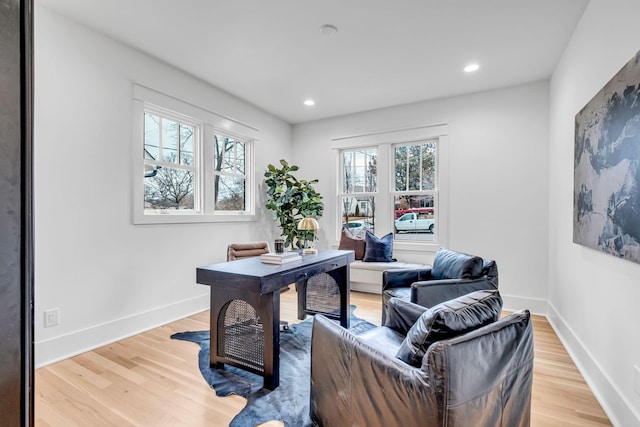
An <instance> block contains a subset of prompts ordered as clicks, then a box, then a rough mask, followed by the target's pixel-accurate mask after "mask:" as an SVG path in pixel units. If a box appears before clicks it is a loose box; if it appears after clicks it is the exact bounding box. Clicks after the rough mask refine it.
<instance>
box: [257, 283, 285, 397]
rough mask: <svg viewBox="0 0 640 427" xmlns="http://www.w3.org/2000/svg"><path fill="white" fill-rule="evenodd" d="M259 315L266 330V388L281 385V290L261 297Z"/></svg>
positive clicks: (271, 388) (259, 299) (270, 388)
mask: <svg viewBox="0 0 640 427" xmlns="http://www.w3.org/2000/svg"><path fill="white" fill-rule="evenodd" d="M257 312H258V315H259V316H260V319H261V320H262V327H263V328H264V384H263V386H264V388H266V389H268V390H273V389H275V388H276V387H278V386H279V385H280V290H279V289H278V290H277V291H274V292H273V293H270V294H266V295H260V297H259V298H258V307H257Z"/></svg>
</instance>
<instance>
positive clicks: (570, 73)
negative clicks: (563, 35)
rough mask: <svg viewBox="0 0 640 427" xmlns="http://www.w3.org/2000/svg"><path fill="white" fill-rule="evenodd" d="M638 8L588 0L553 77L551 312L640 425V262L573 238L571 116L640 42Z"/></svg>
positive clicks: (609, 393)
mask: <svg viewBox="0 0 640 427" xmlns="http://www.w3.org/2000/svg"><path fill="white" fill-rule="evenodd" d="M639 15H640V2H638V1H637V0H591V2H590V4H589V6H588V7H587V9H586V10H585V13H584V15H583V17H582V19H581V21H580V23H579V25H578V26H577V28H576V30H575V32H574V34H573V37H572V39H571V42H570V43H569V45H568V46H567V48H566V51H565V53H564V55H563V57H562V59H561V61H560V62H559V64H558V66H557V68H556V70H555V72H554V74H553V77H552V79H551V84H550V114H551V115H550V134H551V136H550V150H549V181H550V182H551V183H553V185H551V186H550V191H549V226H550V227H549V233H550V234H549V266H550V268H549V273H550V275H549V303H550V311H549V318H550V320H551V321H552V324H553V326H554V328H555V329H556V331H557V332H558V333H559V335H560V336H561V338H562V340H563V341H564V343H565V345H566V347H567V348H568V349H569V351H570V353H571V354H572V356H573V357H574V360H576V362H577V364H578V365H579V367H580V368H581V370H582V372H583V374H584V376H585V377H586V378H587V380H588V382H589V384H590V385H591V387H592V389H593V390H594V392H595V393H596V395H597V396H598V398H599V399H600V401H601V403H603V405H604V407H605V410H606V411H607V413H608V415H609V417H610V418H611V419H612V421H613V422H614V424H615V425H619V426H632V425H640V416H639V414H640V396H639V395H637V394H635V393H634V392H633V366H634V365H635V366H640V333H639V332H638V325H640V310H639V309H638V301H640V282H639V281H638V277H640V265H638V264H634V263H632V262H629V261H624V260H622V259H618V258H615V257H613V256H611V255H606V254H603V253H601V252H598V251H595V250H593V249H589V248H587V247H583V246H579V245H577V244H574V243H572V241H573V234H572V232H573V231H572V224H573V222H572V215H573V153H574V120H575V115H576V113H577V112H578V111H579V110H580V109H582V107H584V106H585V104H586V103H587V102H588V101H589V100H590V99H591V98H592V97H593V96H594V95H595V94H596V93H597V92H598V91H599V90H600V89H601V88H602V86H604V85H605V83H607V82H608V81H609V79H611V78H612V77H613V76H614V75H615V74H616V73H617V72H618V70H620V68H622V66H623V65H624V64H626V63H627V61H629V60H630V59H631V58H632V57H633V56H634V55H635V53H636V52H637V51H638V50H639V49H640V43H638V42H639V40H640V26H639V25H638V16H639ZM639 143H640V142H639ZM639 387H640V386H639Z"/></svg>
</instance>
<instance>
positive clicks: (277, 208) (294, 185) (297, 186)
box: [264, 159, 324, 249]
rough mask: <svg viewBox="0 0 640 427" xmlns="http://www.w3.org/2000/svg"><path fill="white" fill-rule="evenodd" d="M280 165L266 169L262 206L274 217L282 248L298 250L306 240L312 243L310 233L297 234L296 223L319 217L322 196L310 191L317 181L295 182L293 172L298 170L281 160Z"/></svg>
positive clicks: (303, 231)
mask: <svg viewBox="0 0 640 427" xmlns="http://www.w3.org/2000/svg"><path fill="white" fill-rule="evenodd" d="M280 165H281V166H282V167H281V168H277V167H275V166H274V165H271V164H270V165H268V166H267V171H266V172H265V174H264V177H265V180H264V182H265V184H266V186H267V202H266V204H265V206H266V208H267V209H270V210H272V211H273V212H274V213H275V219H276V221H278V222H279V225H280V228H281V229H282V237H283V238H284V245H285V247H287V248H289V247H290V248H292V249H295V248H297V249H300V248H302V247H303V242H304V241H305V239H306V240H312V239H313V231H312V230H306V231H305V230H298V223H299V222H300V220H301V219H303V218H307V217H311V218H315V219H317V218H319V217H321V216H322V212H323V210H324V205H323V203H322V195H320V193H318V192H317V191H316V190H315V188H313V185H314V184H317V183H318V180H317V179H314V180H312V181H306V180H304V179H298V178H296V177H295V176H294V174H293V172H296V171H297V170H298V169H299V168H298V166H295V165H289V163H287V162H286V161H285V160H284V159H282V160H280Z"/></svg>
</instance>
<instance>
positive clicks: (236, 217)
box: [131, 83, 259, 224]
mask: <svg viewBox="0 0 640 427" xmlns="http://www.w3.org/2000/svg"><path fill="white" fill-rule="evenodd" d="M145 112H152V113H156V114H161V115H162V116H163V117H167V116H168V118H169V119H177V120H179V121H180V122H184V123H185V124H189V125H195V126H197V128H198V131H197V133H198V137H199V139H198V141H196V140H194V164H195V165H194V167H196V168H197V169H198V172H197V176H195V180H196V183H195V184H194V187H195V188H194V210H176V209H166V210H162V209H158V210H154V211H150V210H148V209H145V207H144V179H145V178H144V174H143V173H142V171H143V170H144V165H145V163H146V161H145V158H144V121H145ZM132 117H133V120H132V144H131V146H132V152H131V160H132V161H131V170H132V172H131V173H132V175H131V176H132V184H131V186H132V192H131V205H132V222H133V224H177V223H201V222H245V221H255V220H256V206H255V200H256V198H255V191H256V189H257V187H258V185H257V181H256V180H257V174H256V172H255V159H254V152H255V144H256V142H257V141H258V135H259V130H258V129H257V128H255V127H253V126H251V125H248V124H245V123H242V122H240V121H237V120H235V119H232V118H229V117H226V116H223V115H221V114H218V113H215V112H212V111H209V110H206V109H204V108H202V107H199V106H197V105H194V104H192V103H189V102H187V101H184V100H182V99H179V98H176V97H174V96H171V95H167V94H164V93H162V92H158V91H156V90H154V89H151V88H148V87H146V86H143V85H140V84H137V83H134V84H133V105H132ZM216 135H221V136H224V137H228V138H230V139H233V140H234V141H239V142H242V143H244V144H245V174H246V178H245V210H244V211H216V210H215V207H214V204H215V195H214V194H213V191H214V178H213V177H214V171H213V167H214V154H215V151H214V144H215V136H216ZM196 153H197V156H196ZM196 157H197V159H196ZM196 192H197V193H196Z"/></svg>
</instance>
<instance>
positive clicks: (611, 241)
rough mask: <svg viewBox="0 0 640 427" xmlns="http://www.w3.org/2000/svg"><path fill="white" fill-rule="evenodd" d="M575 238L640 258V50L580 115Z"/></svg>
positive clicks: (609, 251) (578, 121)
mask: <svg viewBox="0 0 640 427" xmlns="http://www.w3.org/2000/svg"><path fill="white" fill-rule="evenodd" d="M573 211H574V212H573V241H574V242H575V243H578V244H581V245H585V246H588V247H590V248H594V249H597V250H600V251H602V252H605V253H608V254H611V255H615V256H617V257H620V258H624V259H628V260H631V261H634V262H638V263H640V52H638V53H637V54H636V55H635V57H634V58H632V59H631V61H629V62H628V63H627V64H626V65H625V66H624V67H623V68H622V69H621V70H620V71H619V72H618V73H617V74H616V75H615V76H614V77H613V78H612V79H611V80H610V81H609V82H608V83H607V84H606V85H605V86H604V87H603V88H602V89H601V90H600V92H598V94H597V95H596V96H594V97H593V99H592V100H591V101H589V103H588V104H587V105H586V106H585V107H584V108H583V109H582V110H580V112H579V113H578V114H577V115H576V127H575V156H574V198H573Z"/></svg>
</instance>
